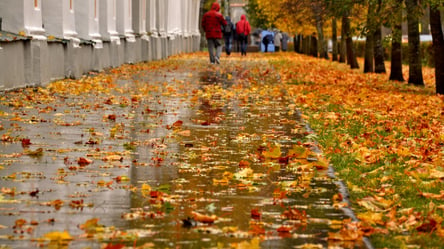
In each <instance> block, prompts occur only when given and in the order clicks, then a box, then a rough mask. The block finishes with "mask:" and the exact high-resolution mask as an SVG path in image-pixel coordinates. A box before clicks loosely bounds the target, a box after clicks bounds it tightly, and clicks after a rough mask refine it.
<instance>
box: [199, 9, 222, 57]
mask: <svg viewBox="0 0 444 249" xmlns="http://www.w3.org/2000/svg"><path fill="white" fill-rule="evenodd" d="M219 10H220V5H219V4H218V3H217V2H214V3H213V5H212V6H211V10H210V11H208V12H207V13H205V14H204V15H203V17H202V23H201V25H202V28H203V30H204V31H205V37H206V38H207V42H208V53H209V54H210V62H211V64H214V63H217V64H219V63H220V55H221V53H222V42H221V39H222V26H224V27H225V25H227V21H225V18H224V17H223V16H222V14H221V13H219ZM215 52H216V53H215Z"/></svg>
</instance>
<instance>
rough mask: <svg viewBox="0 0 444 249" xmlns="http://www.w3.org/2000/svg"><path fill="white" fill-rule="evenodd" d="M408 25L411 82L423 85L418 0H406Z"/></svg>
mask: <svg viewBox="0 0 444 249" xmlns="http://www.w3.org/2000/svg"><path fill="white" fill-rule="evenodd" d="M405 3H406V6H407V26H408V35H409V81H408V82H409V83H412V84H414V85H418V86H423V85H424V80H423V77H422V64H421V54H420V50H419V46H420V40H419V17H418V14H417V12H418V11H417V8H418V7H419V6H418V2H417V0H406V1H405Z"/></svg>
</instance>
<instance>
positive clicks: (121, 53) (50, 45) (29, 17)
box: [0, 0, 200, 89]
mask: <svg viewBox="0 0 444 249" xmlns="http://www.w3.org/2000/svg"><path fill="white" fill-rule="evenodd" d="M199 7H200V0H0V17H2V19H3V23H2V24H3V25H2V27H3V30H6V31H10V32H12V33H17V34H22V35H28V36H31V37H32V38H30V39H28V40H25V41H3V42H0V43H1V44H0V88H2V86H3V88H7V89H10V88H14V87H22V86H25V85H34V84H46V83H48V82H49V81H51V80H53V79H58V78H64V77H75V78H78V77H80V76H81V75H82V74H84V73H87V72H89V71H92V70H94V71H101V70H103V69H105V68H107V67H117V66H120V65H121V64H123V63H136V62H140V61H148V60H152V59H163V58H166V57H168V56H170V55H172V54H176V53H180V52H184V51H187V52H189V51H196V50H198V49H199V43H200V33H199V23H200V22H199ZM119 13H120V14H119ZM43 27H45V29H44V28H43ZM135 34H136V35H135ZM47 35H48V36H49V35H50V36H55V37H56V38H63V39H64V40H63V41H59V40H57V39H50V40H47V39H46V36H47ZM66 40H69V41H66ZM76 41H77V46H76V45H75V44H76ZM113 41H115V42H113ZM12 54H15V55H17V56H14V57H15V58H16V60H11V59H10V57H11V55H12ZM19 64H20V65H19ZM11 68H13V69H14V70H15V69H17V71H14V70H11ZM11 71H13V72H15V73H14V74H10V72H11Z"/></svg>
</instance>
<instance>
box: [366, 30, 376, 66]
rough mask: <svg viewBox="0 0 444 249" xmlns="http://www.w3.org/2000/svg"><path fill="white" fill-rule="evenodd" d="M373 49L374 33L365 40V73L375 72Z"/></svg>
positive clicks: (370, 33) (369, 33) (369, 34)
mask: <svg viewBox="0 0 444 249" xmlns="http://www.w3.org/2000/svg"><path fill="white" fill-rule="evenodd" d="M373 47H374V46H373V34H372V32H368V34H367V37H366V39H365V56H364V73H372V72H374V67H373V54H374V53H373Z"/></svg>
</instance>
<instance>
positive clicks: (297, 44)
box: [293, 34, 301, 53]
mask: <svg viewBox="0 0 444 249" xmlns="http://www.w3.org/2000/svg"><path fill="white" fill-rule="evenodd" d="M300 44H301V42H300V40H299V35H298V34H296V35H294V38H293V46H294V51H295V52H296V53H299V52H300V50H299V47H300Z"/></svg>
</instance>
